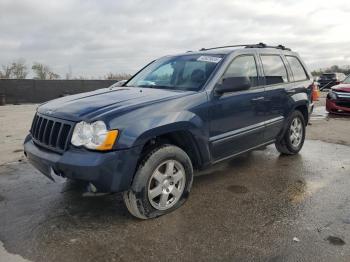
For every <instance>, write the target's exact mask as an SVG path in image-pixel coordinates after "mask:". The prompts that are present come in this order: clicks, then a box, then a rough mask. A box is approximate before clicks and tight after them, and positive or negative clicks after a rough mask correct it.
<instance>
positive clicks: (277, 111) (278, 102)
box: [260, 52, 294, 142]
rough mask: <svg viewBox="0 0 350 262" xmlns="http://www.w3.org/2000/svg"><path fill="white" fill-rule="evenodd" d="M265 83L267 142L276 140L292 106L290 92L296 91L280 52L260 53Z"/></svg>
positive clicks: (265, 134)
mask: <svg viewBox="0 0 350 262" xmlns="http://www.w3.org/2000/svg"><path fill="white" fill-rule="evenodd" d="M260 62H261V66H262V68H263V73H264V77H263V79H264V84H265V114H266V115H265V116H266V118H265V133H264V140H265V142H268V141H272V140H274V139H275V138H276V137H277V135H278V134H279V132H280V131H281V129H282V127H283V124H284V121H285V117H286V114H287V112H288V111H289V108H290V107H291V106H292V103H291V101H290V100H289V94H291V93H293V92H294V86H293V83H291V82H290V77H289V75H288V71H287V67H286V64H285V61H284V60H283V58H282V56H281V54H280V53H278V52H266V53H262V54H260Z"/></svg>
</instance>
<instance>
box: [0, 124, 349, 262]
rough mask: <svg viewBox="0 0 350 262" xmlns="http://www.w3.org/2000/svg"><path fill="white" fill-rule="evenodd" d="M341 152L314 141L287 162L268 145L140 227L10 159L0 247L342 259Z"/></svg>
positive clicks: (345, 233)
mask: <svg viewBox="0 0 350 262" xmlns="http://www.w3.org/2000/svg"><path fill="white" fill-rule="evenodd" d="M309 128H313V126H312V125H311V126H310V127H309ZM349 156H350V147H349V146H346V145H340V144H334V143H326V142H322V141H317V140H307V141H306V143H305V145H304V148H303V150H302V151H301V152H300V154H299V155H296V156H289V157H286V156H280V155H279V154H278V153H277V151H276V150H275V148H274V147H273V146H269V147H267V148H266V149H265V150H259V151H255V152H252V153H249V154H246V155H243V156H241V157H238V158H236V159H233V160H230V161H228V162H225V163H222V164H220V165H218V166H216V167H214V168H212V169H211V170H208V171H206V172H205V173H201V174H200V175H198V176H196V177H195V180H194V184H193V189H192V192H191V195H190V198H189V200H188V201H187V202H186V203H185V205H184V206H183V207H181V208H180V209H178V210H176V211H175V212H173V213H171V214H169V215H166V216H163V217H160V218H157V219H153V220H148V221H141V220H137V219H134V218H133V217H132V216H131V215H129V214H128V212H127V210H126V208H125V206H124V204H123V202H122V199H121V196H120V195H118V194H114V195H107V196H101V197H83V196H82V194H81V193H82V191H83V187H84V186H83V185H81V184H79V183H74V182H65V183H61V184H57V183H53V182H51V181H49V180H48V179H46V178H45V177H44V176H42V175H41V174H39V173H38V172H37V171H35V170H34V169H33V168H32V167H31V166H30V165H29V164H28V163H27V162H26V161H22V162H17V163H9V164H5V165H2V166H0V210H1V211H0V241H2V242H3V243H4V247H5V249H6V251H7V252H9V253H13V254H18V255H20V256H22V257H24V258H26V259H29V260H32V261H136V260H141V261H350V247H349V245H350V190H349V189H350V157H349ZM0 261H2V260H1V256H0Z"/></svg>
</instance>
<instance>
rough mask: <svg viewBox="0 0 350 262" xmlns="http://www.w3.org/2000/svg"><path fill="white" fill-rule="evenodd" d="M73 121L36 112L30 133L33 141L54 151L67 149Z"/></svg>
mask: <svg viewBox="0 0 350 262" xmlns="http://www.w3.org/2000/svg"><path fill="white" fill-rule="evenodd" d="M73 125H74V123H73V122H70V121H65V120H61V119H57V118H52V117H47V116H43V115H40V114H36V115H35V117H34V119H33V123H32V127H31V129H30V133H31V135H32V138H33V140H34V143H36V144H38V145H39V146H43V147H46V148H48V149H51V150H54V151H56V152H63V151H65V150H66V149H67V147H68V144H69V140H70V136H71V133H72V131H73Z"/></svg>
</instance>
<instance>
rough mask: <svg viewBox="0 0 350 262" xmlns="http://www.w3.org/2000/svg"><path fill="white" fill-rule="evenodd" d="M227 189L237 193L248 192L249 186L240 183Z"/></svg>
mask: <svg viewBox="0 0 350 262" xmlns="http://www.w3.org/2000/svg"><path fill="white" fill-rule="evenodd" d="M227 190H228V191H230V192H232V193H235V194H245V193H248V191H249V190H248V188H246V187H245V186H240V185H232V186H228V187H227Z"/></svg>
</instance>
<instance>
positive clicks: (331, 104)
mask: <svg viewBox="0 0 350 262" xmlns="http://www.w3.org/2000/svg"><path fill="white" fill-rule="evenodd" d="M326 109H327V111H328V112H329V113H335V114H350V75H349V76H348V77H347V78H345V80H344V81H343V82H341V83H340V84H339V85H336V86H333V87H332V89H331V91H329V93H328V95H327V100H326Z"/></svg>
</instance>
